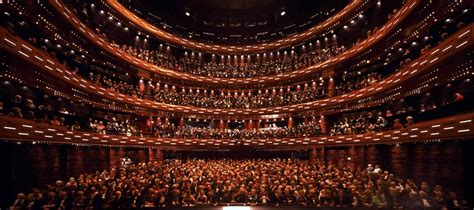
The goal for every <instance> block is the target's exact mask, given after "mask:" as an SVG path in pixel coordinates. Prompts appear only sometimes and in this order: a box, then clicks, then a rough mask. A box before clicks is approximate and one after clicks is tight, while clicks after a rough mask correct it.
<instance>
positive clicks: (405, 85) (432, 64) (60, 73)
mask: <svg viewBox="0 0 474 210" xmlns="http://www.w3.org/2000/svg"><path fill="white" fill-rule="evenodd" d="M470 27H472V26H469V27H467V28H464V29H462V30H460V31H459V32H458V33H456V34H455V35H453V36H451V37H450V38H449V39H447V40H445V41H444V42H443V43H441V44H440V45H439V46H437V47H436V48H434V49H432V50H431V51H428V52H426V53H425V54H424V55H423V56H421V57H420V58H418V59H417V60H415V61H413V62H412V63H409V64H408V65H407V66H406V67H405V68H404V69H401V70H400V71H399V72H398V73H396V74H394V75H392V76H390V77H388V78H387V79H385V80H383V81H380V82H377V83H375V84H373V85H371V86H369V87H367V88H364V89H361V90H358V91H354V92H351V93H350V94H344V95H341V96H337V97H333V98H330V99H324V100H319V101H312V102H308V103H303V104H295V105H289V106H282V107H275V108H260V109H228V110H224V109H208V108H195V107H188V106H176V105H171V104H165V103H158V102H153V101H149V100H142V99H137V98H133V97H130V96H126V95H123V94H118V93H116V92H114V91H113V90H107V89H105V88H102V87H97V86H96V85H94V84H91V83H90V82H88V81H86V80H84V79H82V78H80V77H78V76H77V75H74V74H73V73H71V72H70V70H68V69H67V68H64V67H63V66H62V65H61V64H57V63H55V61H54V60H55V59H52V58H49V57H48V56H47V55H45V54H44V53H41V52H39V51H37V50H35V49H33V48H32V47H28V44H26V43H24V42H22V41H21V40H18V39H17V38H14V37H11V36H9V35H8V34H4V35H5V37H4V42H2V43H3V44H4V45H3V47H5V49H6V50H8V51H11V52H12V53H14V54H17V55H18V56H20V57H22V58H23V57H25V58H26V59H27V60H30V61H31V62H32V63H34V64H35V65H36V64H38V67H39V68H43V69H44V70H46V72H47V73H48V74H52V75H54V76H55V77H58V78H60V79H62V80H64V79H66V80H65V82H67V83H70V84H69V85H71V86H72V87H74V89H77V90H81V91H82V92H84V93H88V94H93V95H98V96H100V97H103V98H107V100H110V101H114V102H117V103H120V104H122V103H124V104H129V105H132V106H137V105H138V106H141V107H143V108H145V107H146V108H147V109H150V110H159V111H170V112H176V113H183V114H196V115H208V116H209V117H212V116H220V117H224V116H227V117H247V118H248V117H251V116H254V117H255V116H258V115H266V114H268V115H274V114H278V115H282V116H284V114H290V113H293V114H294V113H302V112H309V111H316V112H320V113H323V112H337V111H340V110H342V109H349V108H351V107H353V108H361V107H370V106H376V105H377V104H380V103H382V102H384V101H387V100H393V99H394V98H400V97H403V96H404V95H407V94H408V95H410V94H412V92H413V93H414V91H415V92H416V91H420V90H421V89H424V88H426V87H428V86H429V84H431V83H439V82H443V81H444V80H445V79H449V78H454V77H457V70H456V71H455V72H445V71H444V70H443V68H441V69H442V72H444V73H443V74H445V75H446V76H447V77H446V78H439V77H435V78H430V77H425V76H427V75H430V73H429V72H431V71H438V70H437V69H435V68H436V67H438V68H440V66H439V65H440V64H442V62H445V61H446V58H448V57H449V56H452V55H454V54H456V53H459V52H462V51H463V50H468V49H469V47H470V46H471V34H472V32H471V31H472V30H471V29H470ZM23 47H25V48H24V50H22V49H23ZM17 48H18V49H17ZM30 53H33V54H30ZM458 58H459V59H463V57H458ZM31 59H32V60H31ZM452 61H454V60H452ZM436 65H438V66H436ZM458 70H459V71H464V70H465V69H463V68H462V67H460V69H458ZM56 71H57V72H56ZM439 73H441V71H440V72H439ZM439 73H437V74H439ZM421 74H424V75H425V76H423V77H422V79H423V82H421V83H419V82H418V83H417V82H413V81H415V80H418V79H419V78H418V79H417V78H416V76H417V75H421ZM425 80H426V81H425ZM418 81H419V80H418ZM444 82H445V81H444ZM409 84H411V85H409ZM418 85H419V86H418ZM141 110H143V109H142V108H141Z"/></svg>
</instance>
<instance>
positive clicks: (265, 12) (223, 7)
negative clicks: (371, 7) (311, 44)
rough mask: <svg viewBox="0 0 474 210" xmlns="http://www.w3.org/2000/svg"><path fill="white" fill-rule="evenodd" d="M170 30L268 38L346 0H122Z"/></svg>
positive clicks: (236, 40) (237, 40)
mask: <svg viewBox="0 0 474 210" xmlns="http://www.w3.org/2000/svg"><path fill="white" fill-rule="evenodd" d="M121 3H122V4H123V5H125V6H126V7H128V8H129V9H130V10H132V11H134V12H135V13H137V14H138V15H139V16H141V17H142V18H145V19H146V20H148V21H150V22H151V23H153V24H155V25H157V26H159V27H160V28H163V29H165V30H167V31H169V32H171V33H174V34H178V35H180V36H183V37H187V38H193V39H196V40H200V41H205V42H208V43H223V44H249V43H261V42H268V41H272V40H275V39H279V38H282V37H286V36H288V35H292V34H294V33H298V32H301V31H304V30H306V29H308V28H310V27H311V26H314V25H315V24H317V23H319V22H321V21H323V20H326V19H327V18H328V17H330V16H331V15H333V14H335V13H337V12H338V11H339V10H341V9H342V8H344V7H345V6H347V5H348V4H349V3H350V1H349V0H336V1H321V0H258V1H257V0H158V1H157V0H141V1H132V0H121Z"/></svg>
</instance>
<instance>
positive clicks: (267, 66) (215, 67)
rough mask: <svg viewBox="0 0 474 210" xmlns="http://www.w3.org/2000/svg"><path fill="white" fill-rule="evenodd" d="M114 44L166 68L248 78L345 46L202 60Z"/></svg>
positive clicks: (297, 64)
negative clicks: (274, 55) (271, 55)
mask: <svg viewBox="0 0 474 210" xmlns="http://www.w3.org/2000/svg"><path fill="white" fill-rule="evenodd" d="M116 46H117V47H118V48H120V49H121V50H122V51H123V52H125V53H127V54H129V55H131V56H133V57H136V58H139V59H143V60H145V61H147V62H150V63H153V64H155V65H157V66H161V67H164V68H167V69H171V70H174V71H180V72H185V73H189V74H194V75H200V76H210V77H225V78H250V77H257V76H268V75H277V74H282V73H286V72H290V71H295V70H298V69H303V68H306V67H309V66H312V65H315V64H318V63H321V62H323V61H325V60H328V59H330V58H332V57H334V56H336V55H338V54H340V53H342V52H344V51H345V50H346V49H345V47H344V46H328V47H327V48H322V49H317V48H315V49H313V50H308V51H307V52H303V53H301V54H300V55H298V54H297V53H295V52H293V53H290V54H289V55H284V56H278V58H268V59H267V58H265V60H264V59H259V57H256V56H253V60H254V61H251V62H249V61H246V62H242V61H237V60H234V61H231V60H228V61H208V62H206V61H203V59H199V58H193V57H191V56H184V57H181V58H177V57H175V56H173V55H171V54H170V52H166V50H150V49H143V48H140V47H137V46H129V45H125V44H124V45H121V46H119V45H116ZM193 54H194V53H193ZM196 54H197V53H196ZM262 57H263V56H262ZM236 59H237V58H236Z"/></svg>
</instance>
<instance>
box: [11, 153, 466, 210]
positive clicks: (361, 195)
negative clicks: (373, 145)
mask: <svg viewBox="0 0 474 210" xmlns="http://www.w3.org/2000/svg"><path fill="white" fill-rule="evenodd" d="M369 168H371V166H370V165H369V167H368V169H362V168H360V167H357V168H353V167H350V166H349V165H348V163H339V164H333V163H328V162H322V161H306V160H298V159H248V160H245V159H244V160H234V159H218V160H211V159H206V160H205V159H188V160H178V159H175V160H165V161H163V162H162V163H159V162H149V163H138V164H126V165H121V166H119V167H115V168H113V169H111V170H104V171H103V172H99V171H97V172H95V173H90V174H81V175H79V176H77V177H71V178H70V179H69V180H67V181H62V180H58V181H57V182H56V183H55V184H52V185H47V186H45V187H42V188H35V189H33V190H32V192H31V193H28V194H27V195H25V194H24V193H20V194H18V196H17V199H16V200H15V201H14V202H13V204H12V208H24V209H42V208H61V209H62V208H66V209H68V208H75V209H83V208H93V209H103V208H105V209H119V208H139V207H173V206H174V207H192V206H216V205H226V204H228V203H238V204H248V205H265V204H266V205H276V206H279V205H297V206H309V207H367V208H404V209H423V208H427V207H431V208H434V209H447V208H451V209H461V208H467V206H464V205H462V204H461V203H463V204H465V202H461V201H460V200H458V198H457V197H456V194H455V193H454V192H450V191H447V190H446V189H445V188H444V187H443V186H441V185H435V186H434V187H433V188H431V186H430V185H429V184H428V182H425V181H423V182H421V184H419V185H418V184H415V183H414V182H413V181H412V180H410V179H406V180H403V179H401V178H398V177H396V176H395V175H394V174H391V173H389V172H388V171H384V170H382V169H380V168H379V170H369Z"/></svg>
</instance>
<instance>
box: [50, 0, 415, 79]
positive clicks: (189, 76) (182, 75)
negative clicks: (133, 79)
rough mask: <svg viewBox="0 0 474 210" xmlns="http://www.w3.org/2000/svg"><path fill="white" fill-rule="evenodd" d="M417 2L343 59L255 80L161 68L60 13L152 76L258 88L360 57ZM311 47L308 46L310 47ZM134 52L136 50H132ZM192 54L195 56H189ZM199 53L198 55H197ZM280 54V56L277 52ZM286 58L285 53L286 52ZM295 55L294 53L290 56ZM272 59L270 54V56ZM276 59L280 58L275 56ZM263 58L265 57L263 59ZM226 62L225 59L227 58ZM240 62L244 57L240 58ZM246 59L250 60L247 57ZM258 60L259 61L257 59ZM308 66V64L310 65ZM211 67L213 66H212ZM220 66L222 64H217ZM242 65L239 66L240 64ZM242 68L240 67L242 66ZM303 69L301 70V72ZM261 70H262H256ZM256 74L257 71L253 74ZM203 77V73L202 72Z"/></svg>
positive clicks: (97, 42)
mask: <svg viewBox="0 0 474 210" xmlns="http://www.w3.org/2000/svg"><path fill="white" fill-rule="evenodd" d="M416 3H417V2H407V3H406V4H405V5H404V7H403V8H402V9H401V10H400V11H399V12H398V13H396V14H395V15H393V16H392V18H391V19H390V20H389V22H388V23H387V24H386V25H385V26H384V27H382V28H381V29H380V30H377V32H375V33H373V36H372V38H370V39H367V40H365V41H363V42H360V43H358V44H356V45H355V46H354V47H353V48H351V49H350V50H347V51H345V52H344V53H342V54H340V55H339V56H336V57H333V58H330V59H329V60H326V61H324V62H321V63H317V62H316V63H317V64H314V65H313V64H312V63H311V62H310V63H309V64H311V66H309V67H304V66H305V65H300V66H298V65H288V66H293V67H291V68H292V69H293V68H295V66H296V68H297V70H295V71H291V73H283V74H279V75H277V76H262V77H255V78H218V77H217V78H216V77H212V76H211V77H209V76H195V75H192V74H189V73H181V72H178V71H173V70H169V69H166V68H162V67H159V66H156V65H154V64H153V63H149V62H147V61H144V60H143V59H139V58H136V57H135V58H134V57H133V56H131V55H129V54H128V53H125V52H124V51H122V50H119V49H118V46H117V45H114V44H111V43H108V42H107V40H106V39H105V38H104V37H103V36H100V35H97V34H95V33H94V32H92V31H91V30H90V29H88V27H86V26H85V25H84V24H82V23H81V22H80V20H79V19H78V18H77V17H76V16H75V14H73V13H72V12H70V10H69V9H66V10H65V11H64V12H59V13H60V14H61V15H63V16H64V17H65V18H66V19H67V20H69V21H70V23H71V24H72V25H74V26H75V27H77V28H79V30H78V32H79V33H83V35H85V36H86V37H87V38H89V39H90V41H92V42H95V43H96V44H97V45H98V46H100V47H101V48H102V49H103V50H105V51H108V52H109V53H111V55H113V56H117V57H119V58H120V59H124V60H126V61H127V62H128V63H129V64H131V65H133V66H136V67H139V69H146V70H149V71H150V73H156V74H160V75H163V76H168V77H171V78H175V79H179V80H184V81H194V82H199V83H204V84H210V85H216V84H220V85H232V86H235V85H241V86H246V85H248V84H253V85H254V84H255V85H262V84H271V83H276V82H281V81H288V80H294V79H296V78H301V77H303V76H307V75H311V74H314V73H315V72H317V71H319V72H321V71H323V70H329V71H330V69H332V68H333V67H334V66H335V65H337V64H338V63H340V62H342V61H344V60H347V59H349V58H351V57H354V56H356V55H357V54H359V53H361V52H363V51H364V49H366V48H367V47H369V46H371V45H372V44H374V43H375V42H377V41H379V40H380V39H381V38H382V37H384V36H387V34H388V33H389V32H390V31H391V30H394V28H395V26H396V25H398V24H399V23H400V22H401V20H402V19H403V18H404V17H406V16H407V15H408V14H409V13H410V11H411V10H412V9H414V7H415V5H416ZM52 4H53V6H55V7H56V9H58V11H61V10H63V8H65V6H64V5H63V4H62V3H61V2H52ZM307 48H308V46H307ZM132 51H133V50H132ZM189 54H191V53H189ZM196 54H198V53H196ZM275 54H278V53H275ZM281 54H282V55H283V54H284V52H283V51H282V53H281ZM289 54H291V53H289ZM268 56H269V55H268ZM275 56H276V55H275ZM216 57H217V56H216ZM260 57H263V54H262V55H261V56H260ZM223 58H224V59H225V57H223ZM238 59H240V58H238ZM244 59H246V58H245V57H244ZM254 60H256V59H254ZM306 65H308V64H306ZM208 66H209V65H208ZM217 66H218V65H217ZM237 66H238V65H237ZM238 68H239V67H238ZM299 68H301V69H299ZM224 69H228V67H227V66H224ZM256 69H257V70H258V67H257V68H256ZM269 69H273V70H274V69H278V68H269ZM191 71H194V70H191ZM252 72H255V71H252ZM150 73H146V72H143V71H141V75H144V76H146V75H149V74H150ZM207 73H208V72H206V71H204V73H203V74H207ZM198 74H200V73H198ZM237 75H240V73H237ZM252 75H253V73H250V76H252Z"/></svg>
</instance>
